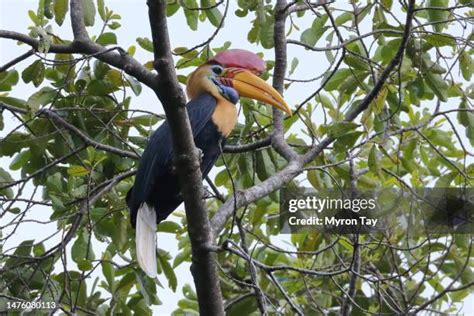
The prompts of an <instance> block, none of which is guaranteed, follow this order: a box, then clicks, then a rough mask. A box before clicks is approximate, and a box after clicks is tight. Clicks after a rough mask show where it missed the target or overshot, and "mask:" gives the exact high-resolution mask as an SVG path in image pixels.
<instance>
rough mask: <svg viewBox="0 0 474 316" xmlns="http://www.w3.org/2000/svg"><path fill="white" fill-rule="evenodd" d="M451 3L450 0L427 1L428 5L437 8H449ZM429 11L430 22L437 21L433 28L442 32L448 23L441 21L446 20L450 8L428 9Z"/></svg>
mask: <svg viewBox="0 0 474 316" xmlns="http://www.w3.org/2000/svg"><path fill="white" fill-rule="evenodd" d="M448 5H449V0H428V1H426V7H436V8H447V7H448ZM427 11H428V22H430V23H435V24H433V29H434V30H435V31H436V32H441V31H442V30H443V28H444V26H445V24H446V23H439V22H441V21H444V20H446V19H447V18H448V16H449V11H448V10H434V9H431V10H427Z"/></svg>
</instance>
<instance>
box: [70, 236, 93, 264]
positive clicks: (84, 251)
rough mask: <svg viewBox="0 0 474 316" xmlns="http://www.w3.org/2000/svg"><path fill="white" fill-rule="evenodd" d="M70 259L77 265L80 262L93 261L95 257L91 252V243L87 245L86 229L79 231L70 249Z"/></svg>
mask: <svg viewBox="0 0 474 316" xmlns="http://www.w3.org/2000/svg"><path fill="white" fill-rule="evenodd" d="M71 257H72V260H74V262H76V263H79V261H80V260H84V259H88V260H94V259H95V255H94V252H93V251H92V243H90V244H89V232H88V231H87V230H86V229H83V230H81V232H80V233H79V235H78V236H77V239H76V241H75V242H74V244H73V245H72V248H71Z"/></svg>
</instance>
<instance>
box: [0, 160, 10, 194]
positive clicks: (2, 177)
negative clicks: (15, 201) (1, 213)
mask: <svg viewBox="0 0 474 316" xmlns="http://www.w3.org/2000/svg"><path fill="white" fill-rule="evenodd" d="M12 182H13V178H12V177H11V176H10V174H9V173H8V172H6V171H5V169H3V168H2V167H0V187H3V186H5V185H7V184H9V183H12ZM0 195H3V196H6V197H7V198H9V199H12V198H13V190H12V188H6V189H0Z"/></svg>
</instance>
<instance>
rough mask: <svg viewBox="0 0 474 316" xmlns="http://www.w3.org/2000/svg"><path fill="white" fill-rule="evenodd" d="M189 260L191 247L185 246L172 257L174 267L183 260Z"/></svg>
mask: <svg viewBox="0 0 474 316" xmlns="http://www.w3.org/2000/svg"><path fill="white" fill-rule="evenodd" d="M190 260H191V247H189V246H187V247H185V248H184V249H183V250H182V251H181V252H179V253H178V255H176V256H175V257H174V261H173V268H176V267H177V266H179V265H180V264H181V263H183V262H184V261H190Z"/></svg>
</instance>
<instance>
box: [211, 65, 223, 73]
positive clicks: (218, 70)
mask: <svg viewBox="0 0 474 316" xmlns="http://www.w3.org/2000/svg"><path fill="white" fill-rule="evenodd" d="M212 72H213V73H215V74H216V75H221V74H222V73H223V72H224V68H222V67H221V66H219V65H215V66H212Z"/></svg>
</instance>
